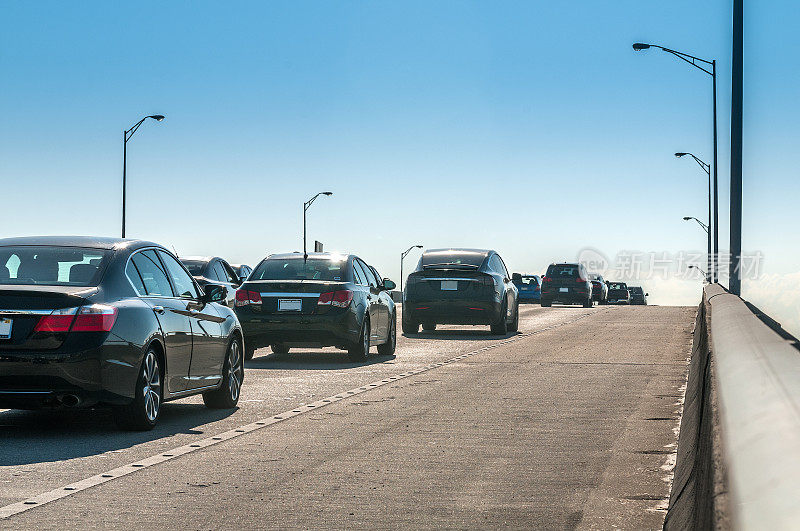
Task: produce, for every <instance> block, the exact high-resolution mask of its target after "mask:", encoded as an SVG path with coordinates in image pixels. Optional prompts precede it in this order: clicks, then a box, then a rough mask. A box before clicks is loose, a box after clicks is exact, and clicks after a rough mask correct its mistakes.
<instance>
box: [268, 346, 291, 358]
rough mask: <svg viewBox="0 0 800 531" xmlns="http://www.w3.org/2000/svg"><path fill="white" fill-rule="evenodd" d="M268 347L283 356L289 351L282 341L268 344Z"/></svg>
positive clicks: (277, 354) (275, 353)
mask: <svg viewBox="0 0 800 531" xmlns="http://www.w3.org/2000/svg"><path fill="white" fill-rule="evenodd" d="M269 348H270V349H272V353H273V354H274V355H276V356H278V357H283V356H285V355H287V354H288V353H289V347H287V346H286V345H284V344H283V343H274V344H272V345H270V346H269Z"/></svg>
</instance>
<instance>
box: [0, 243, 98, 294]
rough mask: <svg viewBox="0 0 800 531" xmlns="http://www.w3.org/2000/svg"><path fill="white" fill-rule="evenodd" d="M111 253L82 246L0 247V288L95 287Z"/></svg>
mask: <svg viewBox="0 0 800 531" xmlns="http://www.w3.org/2000/svg"><path fill="white" fill-rule="evenodd" d="M110 254H111V253H110V251H105V250H102V249H90V248H81V247H37V246H19V247H0V285H17V286H37V285H44V286H78V287H83V286H96V285H98V284H99V283H100V278H101V276H102V273H103V270H104V269H105V264H106V261H107V257H108V256H109V255H110Z"/></svg>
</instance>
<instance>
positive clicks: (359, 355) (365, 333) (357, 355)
mask: <svg viewBox="0 0 800 531" xmlns="http://www.w3.org/2000/svg"><path fill="white" fill-rule="evenodd" d="M369 332H370V330H369V316H368V315H365V316H364V322H363V323H362V324H361V334H360V335H359V337H358V343H356V344H355V345H352V346H351V347H350V348H349V349H347V353H348V355H349V357H350V359H351V360H352V361H364V360H366V359H367V356H369Z"/></svg>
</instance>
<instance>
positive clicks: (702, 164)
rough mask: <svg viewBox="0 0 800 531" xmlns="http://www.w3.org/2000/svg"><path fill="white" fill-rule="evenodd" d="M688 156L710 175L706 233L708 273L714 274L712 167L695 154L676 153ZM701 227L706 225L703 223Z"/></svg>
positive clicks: (676, 154) (678, 155)
mask: <svg viewBox="0 0 800 531" xmlns="http://www.w3.org/2000/svg"><path fill="white" fill-rule="evenodd" d="M686 155H689V156H690V157H692V158H693V159H694V160H695V162H697V164H699V165H700V167H701V168H703V171H704V172H706V175H708V225H706V232H707V233H708V272H709V273H712V271H713V267H712V266H713V264H712V262H711V165H710V164H706V163H705V162H703V161H702V160H700V159H699V158H698V157H696V156H695V155H694V154H693V153H675V156H676V157H678V158H680V157H685V156H686ZM683 219H686V218H683ZM695 219H697V218H695ZM698 223H700V220H698ZM701 225H704V224H703V223H701ZM713 280H714V279H712V278H709V279H708V281H709V283H711V282H712V281H713Z"/></svg>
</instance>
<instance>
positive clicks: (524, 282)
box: [514, 276, 539, 286]
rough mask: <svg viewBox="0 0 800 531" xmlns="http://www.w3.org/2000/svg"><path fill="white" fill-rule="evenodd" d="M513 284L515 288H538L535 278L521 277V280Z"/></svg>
mask: <svg viewBox="0 0 800 531" xmlns="http://www.w3.org/2000/svg"><path fill="white" fill-rule="evenodd" d="M514 284H516V285H517V286H538V285H539V281H538V280H537V279H536V277H527V276H523V277H522V278H518V279H516V280H514Z"/></svg>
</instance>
